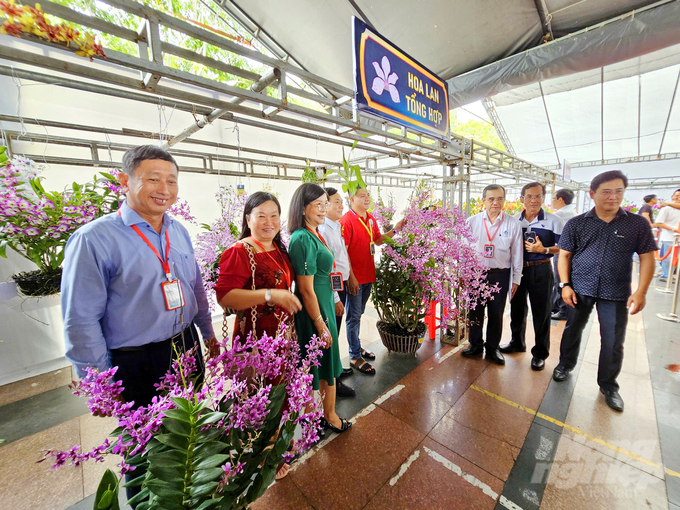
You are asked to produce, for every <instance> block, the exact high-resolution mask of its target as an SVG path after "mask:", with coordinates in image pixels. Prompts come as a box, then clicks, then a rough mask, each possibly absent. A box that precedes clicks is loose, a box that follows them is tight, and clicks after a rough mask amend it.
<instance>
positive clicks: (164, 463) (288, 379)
mask: <svg viewBox="0 0 680 510" xmlns="http://www.w3.org/2000/svg"><path fill="white" fill-rule="evenodd" d="M288 333H289V331H287V330H286V328H285V326H284V327H282V328H281V329H280V330H279V332H278V333H277V336H276V337H275V338H270V337H268V336H267V335H263V336H262V338H254V337H252V336H249V337H248V338H247V339H246V340H245V341H241V342H234V346H233V347H231V348H228V341H227V340H224V341H223V342H222V345H221V347H222V349H221V354H220V355H219V356H217V357H215V358H212V359H209V360H208V361H207V362H206V378H205V380H206V382H205V384H204V385H203V386H202V387H200V388H199V387H196V386H195V385H194V381H193V380H192V375H193V374H194V372H195V361H194V357H193V354H192V353H191V352H189V353H186V354H182V355H181V356H179V357H178V359H177V361H175V362H174V364H173V367H172V369H171V370H170V371H169V372H168V374H167V375H166V376H165V378H164V379H163V380H162V381H161V385H160V389H161V390H162V391H163V394H162V395H161V396H159V397H158V398H156V399H154V402H153V403H152V404H150V405H149V406H148V407H140V408H138V409H136V410H132V409H131V404H130V403H121V401H120V400H119V397H118V396H119V395H120V394H121V393H122V388H121V386H120V382H112V379H111V376H112V375H113V374H114V373H115V371H116V369H115V368H113V369H110V370H107V371H105V372H102V373H98V372H97V371H96V370H89V375H88V376H87V377H86V379H85V380H84V381H80V382H77V383H74V384H73V386H72V387H73V389H74V393H75V394H77V395H79V396H85V397H87V398H88V406H89V408H90V410H91V411H92V413H93V414H94V413H98V414H103V415H107V416H115V417H116V418H117V419H118V422H119V425H120V426H119V427H118V428H117V429H116V430H114V431H113V432H112V434H111V436H110V439H107V440H106V441H104V443H103V444H101V445H100V446H97V447H95V448H93V449H92V450H91V451H89V452H82V451H81V450H80V448H79V447H78V446H74V447H73V448H72V449H70V450H68V451H64V452H57V451H48V452H46V454H45V457H44V458H43V460H45V459H47V458H52V459H54V462H55V465H54V467H61V466H64V465H76V466H77V465H79V464H80V463H82V462H85V461H87V460H90V459H94V460H95V461H97V460H98V461H101V460H103V457H104V456H105V455H110V454H113V455H119V456H120V457H121V464H120V466H121V474H125V473H128V472H134V471H135V470H137V469H141V468H143V469H144V471H145V474H144V475H143V476H142V475H140V476H137V477H135V478H134V479H133V480H131V481H130V482H128V483H127V484H125V485H126V486H140V487H141V492H139V494H137V495H136V496H135V497H133V498H131V499H130V500H129V501H128V503H129V504H136V505H138V506H137V509H138V510H146V509H159V510H161V509H167V510H169V509H194V510H206V509H215V510H235V509H243V508H246V507H247V506H248V505H249V504H251V503H252V502H253V501H255V500H256V499H257V498H259V497H260V496H261V495H262V494H263V493H264V492H265V490H266V489H267V488H268V487H269V485H271V483H272V482H273V481H274V476H275V474H276V470H277V467H278V464H279V463H280V462H281V460H282V459H288V460H290V459H292V458H293V457H294V456H295V455H296V454H298V453H301V452H303V451H304V450H306V449H308V448H310V447H311V445H312V444H313V443H314V442H316V441H318V423H319V420H320V418H321V416H322V411H321V407H320V403H319V402H318V401H316V400H314V397H313V394H312V391H311V386H312V375H311V374H310V368H311V367H312V366H316V365H318V364H319V361H318V358H319V357H320V355H321V344H320V341H319V339H318V338H316V337H314V338H312V341H311V343H310V345H309V347H308V349H307V357H306V358H304V359H302V360H301V359H300V355H299V347H298V344H297V340H296V338H295V337H293V336H292V335H290V334H288ZM253 374H255V375H253ZM279 376H280V378H279ZM272 379H276V380H279V381H280V382H279V383H278V384H272V383H271V381H272ZM284 403H285V404H287V405H285V406H284ZM298 425H300V426H301V428H302V436H301V439H300V440H298V441H296V442H295V443H294V445H293V446H292V448H291V443H292V439H293V433H294V431H295V428H296V426H298ZM121 484H122V479H121V478H119V476H118V475H116V474H115V473H114V472H112V471H110V470H108V471H107V472H106V473H105V474H104V476H103V478H102V480H101V482H100V485H99V488H98V490H97V493H96V497H95V503H94V508H96V509H99V510H114V509H117V508H118V491H119V489H120V486H121Z"/></svg>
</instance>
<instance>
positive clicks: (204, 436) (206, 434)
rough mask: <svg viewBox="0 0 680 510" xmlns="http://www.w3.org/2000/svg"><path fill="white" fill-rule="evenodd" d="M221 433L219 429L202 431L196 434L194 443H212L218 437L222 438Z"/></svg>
mask: <svg viewBox="0 0 680 510" xmlns="http://www.w3.org/2000/svg"><path fill="white" fill-rule="evenodd" d="M222 435H223V434H222V431H221V430H220V429H216V428H213V429H208V430H202V431H201V432H199V433H197V434H196V443H207V442H208V441H214V440H215V439H217V438H218V437H220V436H222Z"/></svg>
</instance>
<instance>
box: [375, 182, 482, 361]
mask: <svg viewBox="0 0 680 510" xmlns="http://www.w3.org/2000/svg"><path fill="white" fill-rule="evenodd" d="M431 203H432V197H431V196H430V193H429V192H425V193H424V194H421V195H418V196H416V197H415V198H413V199H412V200H411V201H410V205H409V207H408V208H407V209H406V211H405V212H404V218H406V223H405V224H404V227H403V229H402V230H401V232H399V233H398V234H397V235H395V236H394V237H393V238H392V239H389V238H388V239H386V240H385V242H386V244H387V246H386V247H385V248H384V249H383V251H382V256H381V259H380V262H379V264H378V266H377V267H376V282H375V283H374V284H373V291H372V296H371V297H372V301H373V305H374V306H375V308H376V310H377V312H378V316H379V317H380V320H379V321H378V324H377V327H378V332H379V334H380V337H381V339H382V342H383V344H384V345H385V346H386V347H387V349H388V350H390V351H397V352H407V353H415V352H416V351H417V350H418V347H419V345H420V342H421V341H422V340H421V338H422V336H423V335H424V333H425V330H426V326H425V323H424V319H425V316H426V314H427V309H428V306H429V304H430V302H431V301H438V302H439V303H440V305H441V307H442V310H445V312H443V313H442V315H443V317H442V321H441V324H442V325H443V326H442V327H445V325H446V324H447V322H448V321H455V320H458V319H459V318H460V317H462V316H463V315H464V310H467V309H469V308H471V307H472V306H474V305H475V304H476V303H477V301H478V300H485V299H487V298H488V297H489V296H490V294H491V292H492V289H490V288H489V287H488V286H487V285H485V284H484V283H483V280H484V267H483V265H482V263H481V260H480V258H479V255H478V254H477V253H476V251H475V250H474V246H473V238H472V233H471V231H470V229H469V227H468V226H467V224H466V222H465V215H464V214H463V213H462V212H461V211H460V210H459V209H457V208H456V209H443V208H441V207H436V206H432V205H431Z"/></svg>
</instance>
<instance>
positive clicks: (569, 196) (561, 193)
mask: <svg viewBox="0 0 680 510" xmlns="http://www.w3.org/2000/svg"><path fill="white" fill-rule="evenodd" d="M555 198H561V199H562V200H563V201H564V203H565V204H566V205H569V204H571V203H572V202H573V201H574V192H573V191H571V190H570V189H566V188H562V189H558V190H557V191H556V192H555Z"/></svg>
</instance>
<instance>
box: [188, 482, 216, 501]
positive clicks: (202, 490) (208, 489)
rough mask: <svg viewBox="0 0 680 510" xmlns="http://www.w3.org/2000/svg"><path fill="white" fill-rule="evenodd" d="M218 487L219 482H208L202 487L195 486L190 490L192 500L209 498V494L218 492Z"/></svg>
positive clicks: (201, 485)
mask: <svg viewBox="0 0 680 510" xmlns="http://www.w3.org/2000/svg"><path fill="white" fill-rule="evenodd" d="M218 485H219V482H208V483H203V484H200V485H193V486H192V487H191V489H190V490H189V494H190V495H191V497H192V498H198V497H201V496H207V495H208V494H212V493H213V492H215V490H217V486H218Z"/></svg>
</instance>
